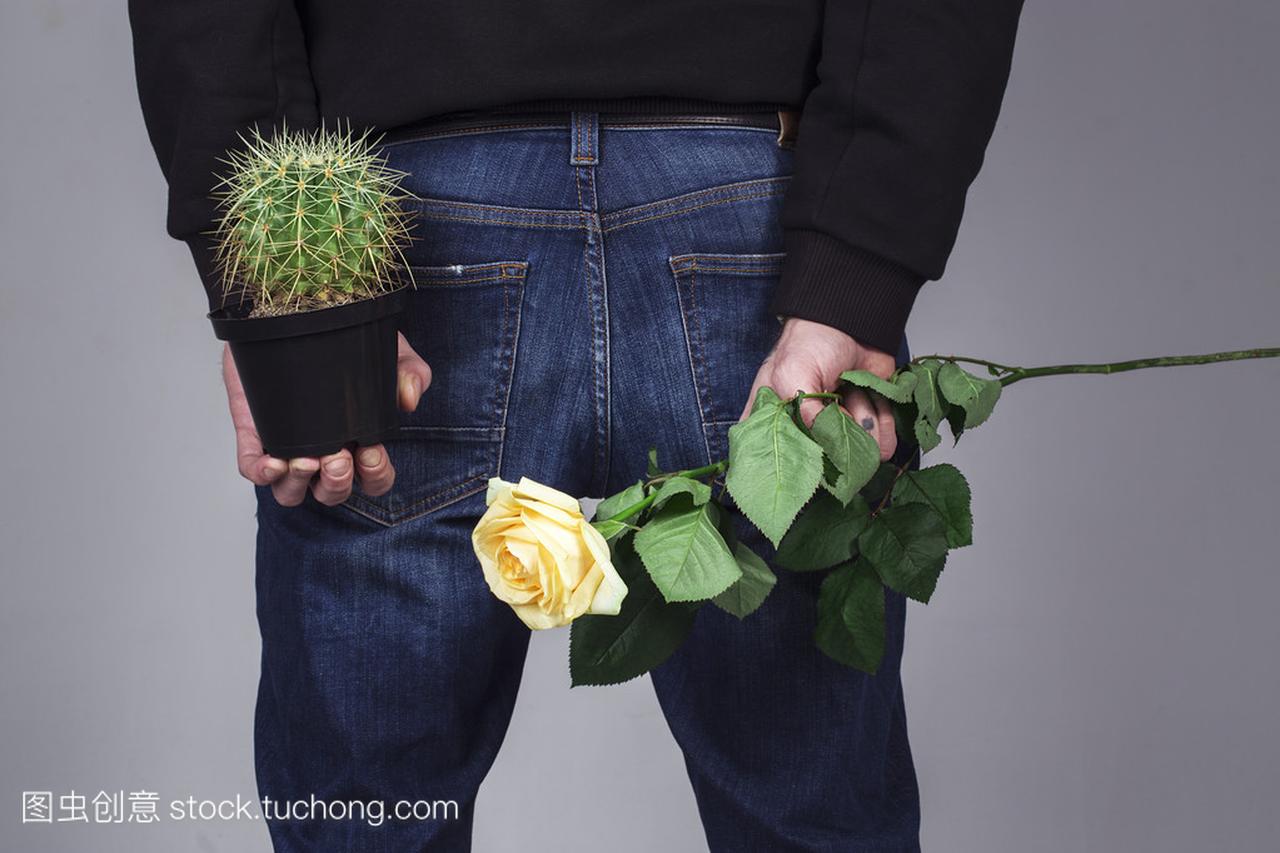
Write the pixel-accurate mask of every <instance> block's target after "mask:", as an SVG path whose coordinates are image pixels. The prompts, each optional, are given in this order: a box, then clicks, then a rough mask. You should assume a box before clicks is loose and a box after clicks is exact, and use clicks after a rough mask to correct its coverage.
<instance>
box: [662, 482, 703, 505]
mask: <svg viewBox="0 0 1280 853" xmlns="http://www.w3.org/2000/svg"><path fill="white" fill-rule="evenodd" d="M682 494H683V495H689V496H690V497H691V498H692V499H693V505H694V506H701V505H702V504H704V503H706V502H707V501H709V500H711V487H710V486H708V485H707V484H706V483H704V482H702V481H701V480H694V479H691V478H689V477H672V478H671V479H670V480H667V481H666V482H664V483H663V484H662V485H661V486H660V487H659V488H658V491H657V493H656V494H655V495H654V496H653V508H654V509H658V508H660V507H661V506H662V505H663V504H665V503H666V502H667V501H669V500H671V499H672V498H673V497H675V496H676V495H682Z"/></svg>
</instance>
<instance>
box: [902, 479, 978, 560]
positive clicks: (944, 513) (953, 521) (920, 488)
mask: <svg viewBox="0 0 1280 853" xmlns="http://www.w3.org/2000/svg"><path fill="white" fill-rule="evenodd" d="M893 503H894V505H895V506H900V505H902V504H911V503H918V504H924V505H925V506H928V507H929V508H931V509H932V510H933V511H934V512H936V513H937V514H938V515H939V516H941V517H942V520H943V522H945V524H946V528H947V544H948V545H949V546H950V547H952V548H963V547H964V546H965V545H972V544H973V514H972V511H971V510H970V494H969V483H968V482H967V481H966V480H965V478H964V475H963V474H961V473H960V471H959V469H957V468H956V466H954V465H948V464H946V463H943V464H941V465H932V466H930V467H928V468H921V469H920V470H919V471H911V470H907V471H903V472H902V476H901V477H900V478H899V479H898V482H897V484H896V485H895V486H894V487H893Z"/></svg>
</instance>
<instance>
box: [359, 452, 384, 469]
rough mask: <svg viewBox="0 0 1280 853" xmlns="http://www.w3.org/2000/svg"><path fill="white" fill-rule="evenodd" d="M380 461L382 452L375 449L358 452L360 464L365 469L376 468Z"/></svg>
mask: <svg viewBox="0 0 1280 853" xmlns="http://www.w3.org/2000/svg"><path fill="white" fill-rule="evenodd" d="M381 461H382V451H381V450H379V449H378V448H376V447H366V448H365V449H364V450H361V451H360V464H361V465H363V466H364V467H366V468H376V467H377V466H378V463H379V462H381Z"/></svg>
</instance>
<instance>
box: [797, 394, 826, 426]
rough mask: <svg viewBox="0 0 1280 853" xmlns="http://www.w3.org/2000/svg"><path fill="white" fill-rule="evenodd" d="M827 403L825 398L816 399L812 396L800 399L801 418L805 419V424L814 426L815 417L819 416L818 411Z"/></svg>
mask: <svg viewBox="0 0 1280 853" xmlns="http://www.w3.org/2000/svg"><path fill="white" fill-rule="evenodd" d="M825 404H826V401H825V400H815V399H814V398H812V397H806V398H804V399H803V400H801V401H800V420H802V421H804V425H805V426H809V427H811V426H813V419H814V418H816V417H817V416H818V412H821V411H822V407H823V406H824V405H825Z"/></svg>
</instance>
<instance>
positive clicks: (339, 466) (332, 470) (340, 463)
mask: <svg viewBox="0 0 1280 853" xmlns="http://www.w3.org/2000/svg"><path fill="white" fill-rule="evenodd" d="M324 470H325V471H326V472H327V473H329V474H332V475H333V476H335V477H341V476H342V475H343V474H345V473H347V471H349V470H351V466H350V464H348V462H347V460H346V459H345V458H339V459H330V460H329V461H328V462H326V463H325V465H324Z"/></svg>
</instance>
